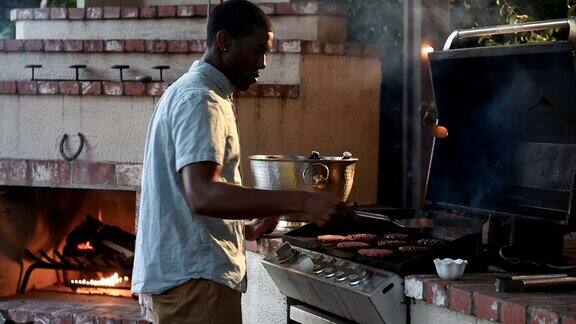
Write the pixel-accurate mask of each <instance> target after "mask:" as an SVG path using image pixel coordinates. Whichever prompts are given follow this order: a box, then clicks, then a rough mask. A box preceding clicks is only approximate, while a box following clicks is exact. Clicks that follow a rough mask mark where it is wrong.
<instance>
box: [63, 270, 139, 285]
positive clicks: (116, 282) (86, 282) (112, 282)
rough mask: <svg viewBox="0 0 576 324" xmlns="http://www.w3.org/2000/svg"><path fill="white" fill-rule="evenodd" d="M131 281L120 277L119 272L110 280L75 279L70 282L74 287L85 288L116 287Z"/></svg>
mask: <svg viewBox="0 0 576 324" xmlns="http://www.w3.org/2000/svg"><path fill="white" fill-rule="evenodd" d="M128 281H130V278H129V277H128V276H124V277H120V275H118V273H117V272H115V273H114V274H113V275H111V276H110V277H108V278H102V279H88V280H87V279H74V280H70V283H72V284H74V285H85V286H102V287H114V286H117V285H120V284H122V283H127V282H128Z"/></svg>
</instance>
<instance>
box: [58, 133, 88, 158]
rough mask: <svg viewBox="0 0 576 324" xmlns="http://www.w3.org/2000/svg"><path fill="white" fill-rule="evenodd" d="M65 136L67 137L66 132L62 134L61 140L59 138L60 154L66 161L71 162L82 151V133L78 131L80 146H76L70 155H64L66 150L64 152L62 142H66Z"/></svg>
mask: <svg viewBox="0 0 576 324" xmlns="http://www.w3.org/2000/svg"><path fill="white" fill-rule="evenodd" d="M67 138H68V134H64V136H62V140H60V155H62V158H63V159H64V160H66V161H68V162H72V161H74V160H76V159H77V158H78V156H79V155H80V153H82V149H83V148H84V135H82V134H81V133H78V138H80V147H78V150H77V151H76V153H74V155H72V156H68V155H66V152H64V142H66V139H67Z"/></svg>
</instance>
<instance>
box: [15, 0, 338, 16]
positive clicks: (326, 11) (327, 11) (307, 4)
mask: <svg viewBox="0 0 576 324" xmlns="http://www.w3.org/2000/svg"><path fill="white" fill-rule="evenodd" d="M258 6H259V7H260V8H262V10H263V11H264V12H265V13H266V14H267V15H317V16H345V15H346V9H347V8H346V6H345V5H342V4H337V3H322V2H317V1H298V2H291V3H259V4H258ZM206 14H207V5H172V6H146V7H133V6H124V7H117V6H115V7H88V8H62V7H52V8H18V9H12V10H11V11H10V20H11V21H22V20H102V19H158V18H194V17H206Z"/></svg>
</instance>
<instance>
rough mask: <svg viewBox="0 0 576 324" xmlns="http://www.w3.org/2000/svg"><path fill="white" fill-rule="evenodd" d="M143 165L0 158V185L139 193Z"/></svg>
mask: <svg viewBox="0 0 576 324" xmlns="http://www.w3.org/2000/svg"><path fill="white" fill-rule="evenodd" d="M141 173H142V165H141V164H137V163H101V162H85V161H74V162H66V161H53V160H22V159H8V158H0V185H6V186H10V185H15V186H34V187H51V188H52V187H54V188H78V189H80V188H82V189H108V190H134V191H137V190H139V189H140V177H141Z"/></svg>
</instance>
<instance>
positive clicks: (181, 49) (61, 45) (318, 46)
mask: <svg viewBox="0 0 576 324" xmlns="http://www.w3.org/2000/svg"><path fill="white" fill-rule="evenodd" d="M205 50H206V40H205V39H194V40H162V39H153V40H144V39H126V40H122V39H118V40H116V39H109V40H101V39H28V40H21V39H8V40H0V52H6V53H14V52H64V53H169V54H187V53H203V52H204V51H205ZM270 52H271V53H300V54H326V55H344V56H360V57H382V56H384V46H383V45H380V44H361V43H330V42H320V41H308V40H298V39H278V40H274V43H273V44H272V48H271V49H270Z"/></svg>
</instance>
